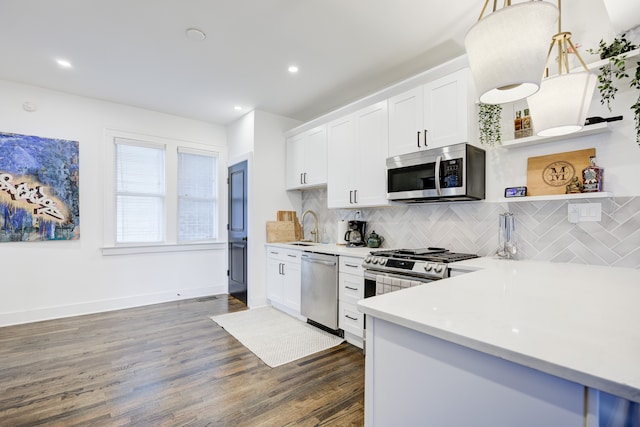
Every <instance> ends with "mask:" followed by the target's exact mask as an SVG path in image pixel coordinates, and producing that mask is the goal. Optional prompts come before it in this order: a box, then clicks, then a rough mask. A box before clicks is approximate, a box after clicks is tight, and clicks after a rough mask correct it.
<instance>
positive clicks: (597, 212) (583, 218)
mask: <svg viewBox="0 0 640 427" xmlns="http://www.w3.org/2000/svg"><path fill="white" fill-rule="evenodd" d="M568 206H569V208H568V212H567V215H568V220H569V222H571V223H574V224H575V223H578V222H589V221H591V222H598V221H601V220H602V204H601V203H569V205H568Z"/></svg>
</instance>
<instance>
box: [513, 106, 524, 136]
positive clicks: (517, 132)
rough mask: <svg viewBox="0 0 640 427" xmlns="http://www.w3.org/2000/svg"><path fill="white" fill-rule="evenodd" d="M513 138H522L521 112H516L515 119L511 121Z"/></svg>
mask: <svg viewBox="0 0 640 427" xmlns="http://www.w3.org/2000/svg"><path fill="white" fill-rule="evenodd" d="M513 137H514V138H522V111H520V110H518V111H516V118H515V120H514V121H513Z"/></svg>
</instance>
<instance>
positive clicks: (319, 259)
mask: <svg viewBox="0 0 640 427" xmlns="http://www.w3.org/2000/svg"><path fill="white" fill-rule="evenodd" d="M301 260H302V267H301V268H302V288H301V291H302V294H301V305H300V313H301V314H302V315H303V316H305V317H306V318H307V323H310V324H312V325H314V326H317V327H319V328H321V329H324V330H326V331H329V332H331V333H334V334H336V335H339V336H343V335H342V334H343V332H342V331H341V330H340V329H338V256H337V255H328V254H318V253H313V252H303V253H302V255H301Z"/></svg>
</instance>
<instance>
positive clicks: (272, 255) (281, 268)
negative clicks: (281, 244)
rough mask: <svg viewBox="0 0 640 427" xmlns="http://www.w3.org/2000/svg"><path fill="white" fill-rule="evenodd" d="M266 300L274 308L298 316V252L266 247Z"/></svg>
mask: <svg viewBox="0 0 640 427" xmlns="http://www.w3.org/2000/svg"><path fill="white" fill-rule="evenodd" d="M267 298H268V299H269V302H271V305H273V306H274V307H275V308H277V309H279V310H282V311H285V312H287V313H289V314H292V315H294V316H296V317H301V316H300V251H295V250H287V249H282V248H278V247H267Z"/></svg>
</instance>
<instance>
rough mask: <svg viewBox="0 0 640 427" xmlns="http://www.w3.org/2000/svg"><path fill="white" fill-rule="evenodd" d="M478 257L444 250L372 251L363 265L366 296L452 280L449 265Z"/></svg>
mask: <svg viewBox="0 0 640 427" xmlns="http://www.w3.org/2000/svg"><path fill="white" fill-rule="evenodd" d="M477 257H478V255H475V254H464V253H455V252H450V251H448V250H447V249H444V248H425V249H394V250H385V251H374V252H371V253H370V254H369V255H368V256H367V257H366V258H365V260H364V263H363V264H362V267H363V268H364V269H365V271H364V279H365V297H370V296H374V295H380V294H383V293H386V292H391V291H395V290H399V289H402V288H408V287H411V286H417V285H421V284H424V283H427V282H432V281H434V280H440V279H444V278H446V277H449V267H448V266H447V264H448V263H451V262H455V261H462V260H465V259H471V258H477Z"/></svg>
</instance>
